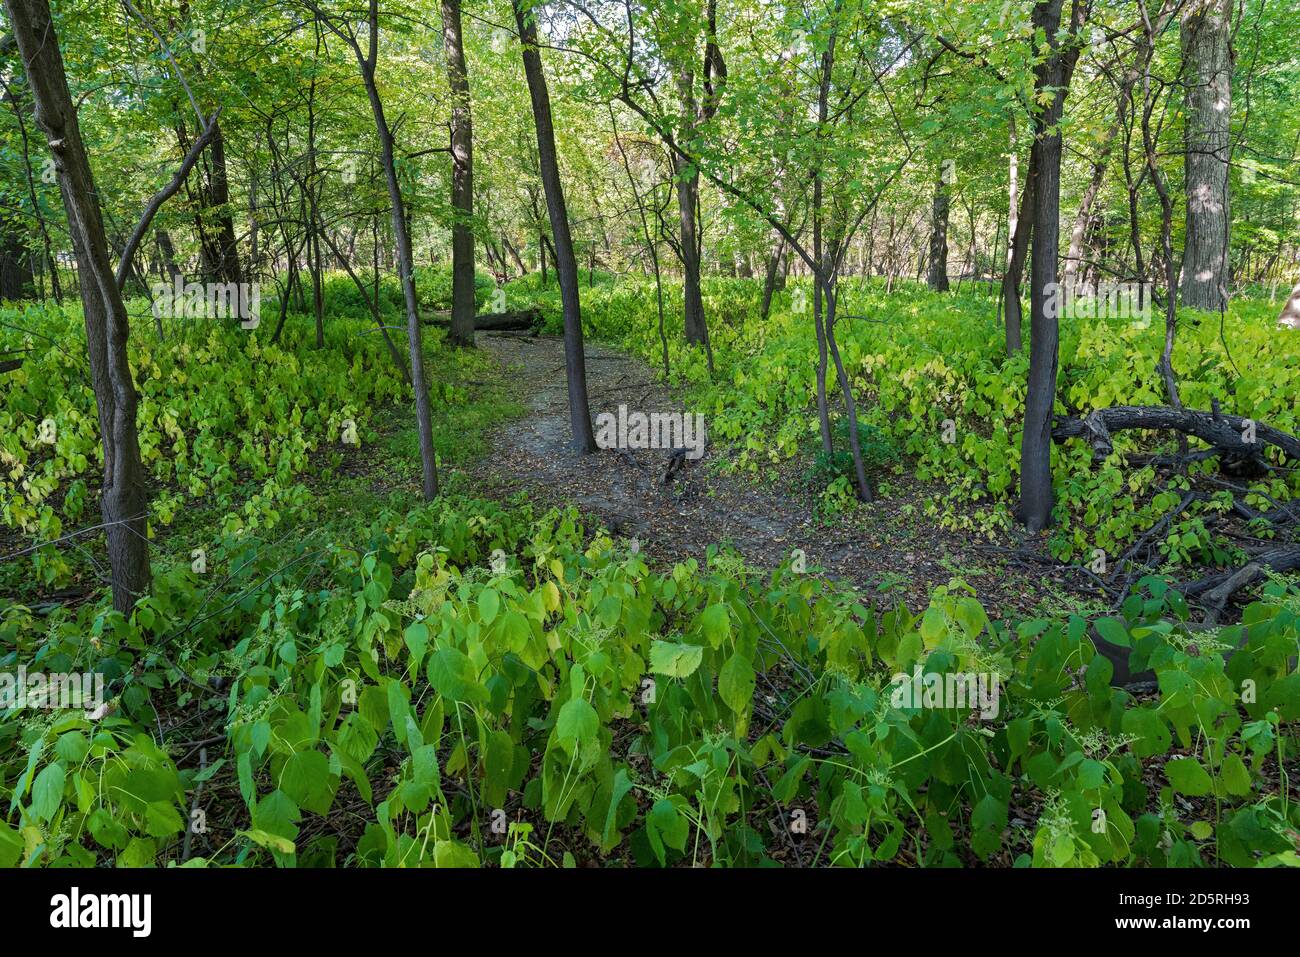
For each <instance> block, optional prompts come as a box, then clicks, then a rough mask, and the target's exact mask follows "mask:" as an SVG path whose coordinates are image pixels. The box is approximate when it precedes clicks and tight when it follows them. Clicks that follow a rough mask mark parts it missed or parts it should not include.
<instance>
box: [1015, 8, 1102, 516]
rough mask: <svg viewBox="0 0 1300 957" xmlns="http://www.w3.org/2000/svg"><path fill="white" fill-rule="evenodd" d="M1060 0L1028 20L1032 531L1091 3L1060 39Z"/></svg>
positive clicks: (1042, 469) (1023, 465)
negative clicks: (1069, 104)
mask: <svg viewBox="0 0 1300 957" xmlns="http://www.w3.org/2000/svg"><path fill="white" fill-rule="evenodd" d="M1063 3H1064V0H1039V2H1038V3H1036V4H1035V5H1034V19H1033V22H1034V28H1035V35H1037V33H1038V31H1039V30H1041V31H1042V34H1043V36H1044V37H1045V38H1046V47H1045V48H1038V49H1036V50H1035V53H1036V55H1037V56H1038V57H1039V58H1040V59H1039V62H1038V65H1037V67H1035V69H1034V92H1035V102H1038V103H1042V102H1043V101H1044V100H1046V102H1047V106H1046V107H1044V108H1043V109H1041V110H1040V111H1039V112H1037V113H1036V114H1035V116H1034V144H1033V147H1032V149H1031V154H1030V161H1029V166H1030V174H1029V175H1030V180H1031V188H1032V190H1033V236H1034V248H1033V253H1032V258H1031V260H1030V286H1031V289H1030V315H1029V337H1030V339H1029V390H1028V394H1027V396H1026V398H1025V423H1024V432H1023V433H1022V435H1021V442H1020V518H1021V521H1023V522H1024V523H1025V527H1026V528H1028V529H1029V531H1031V532H1036V531H1040V530H1042V529H1044V528H1046V527H1047V526H1048V525H1049V524H1050V523H1051V520H1052V407H1053V406H1054V405H1055V404H1056V373H1057V365H1058V361H1059V356H1058V345H1059V340H1060V329H1059V317H1058V316H1057V313H1056V310H1055V309H1054V308H1049V304H1048V303H1049V299H1050V297H1051V296H1052V294H1053V290H1054V289H1056V287H1057V276H1058V273H1057V265H1058V262H1057V261H1058V259H1059V257H1060V249H1059V248H1058V242H1059V231H1060V223H1061V130H1060V122H1061V116H1062V114H1063V112H1064V109H1065V96H1066V93H1067V92H1068V90H1069V84H1070V77H1071V74H1072V73H1073V72H1074V64H1075V63H1076V62H1077V60H1078V56H1079V49H1078V46H1077V45H1076V38H1077V36H1078V34H1079V31H1080V29H1082V27H1083V24H1084V22H1085V20H1086V19H1087V11H1088V7H1089V5H1090V4H1089V0H1074V4H1073V10H1072V13H1071V17H1070V20H1071V25H1070V30H1069V31H1068V34H1067V35H1065V36H1060V35H1059V31H1060V27H1061V7H1062V6H1063ZM1036 46H1037V44H1036ZM1021 223H1022V225H1023V223H1024V220H1023V219H1022V220H1021Z"/></svg>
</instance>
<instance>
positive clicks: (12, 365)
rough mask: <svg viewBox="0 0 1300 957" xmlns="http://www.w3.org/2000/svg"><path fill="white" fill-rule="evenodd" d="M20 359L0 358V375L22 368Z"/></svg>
mask: <svg viewBox="0 0 1300 957" xmlns="http://www.w3.org/2000/svg"><path fill="white" fill-rule="evenodd" d="M22 364H23V360H22V359H0V375H4V374H5V373H6V372H13V371H14V370H15V369H20V368H22Z"/></svg>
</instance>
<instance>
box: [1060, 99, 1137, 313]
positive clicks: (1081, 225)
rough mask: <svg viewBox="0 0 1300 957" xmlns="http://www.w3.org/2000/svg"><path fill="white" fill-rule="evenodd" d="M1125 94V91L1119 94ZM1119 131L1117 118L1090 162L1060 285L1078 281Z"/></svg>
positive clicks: (1070, 285)
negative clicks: (1085, 240) (1087, 239)
mask: <svg viewBox="0 0 1300 957" xmlns="http://www.w3.org/2000/svg"><path fill="white" fill-rule="evenodd" d="M1121 95H1123V96H1127V92H1125V93H1124V94H1121ZM1118 132H1119V120H1118V118H1117V119H1116V121H1115V122H1114V123H1113V124H1112V125H1111V126H1110V128H1109V129H1107V131H1106V135H1105V137H1104V138H1103V139H1102V141H1101V147H1100V150H1099V151H1098V153H1097V159H1096V160H1095V161H1094V162H1093V164H1092V176H1091V177H1090V178H1089V180H1088V185H1087V187H1086V188H1085V189H1084V191H1083V198H1082V199H1080V200H1079V213H1078V215H1077V216H1075V217H1074V228H1073V229H1071V230H1070V246H1069V249H1068V250H1067V251H1066V254H1065V275H1064V281H1063V282H1062V285H1063V286H1065V288H1067V289H1073V288H1074V286H1075V284H1076V283H1077V282H1078V277H1079V263H1080V261H1081V260H1082V259H1083V241H1084V238H1085V237H1086V235H1087V232H1088V223H1089V221H1090V220H1091V218H1092V207H1093V204H1094V203H1095V202H1096V201H1097V194H1098V193H1099V192H1101V184H1102V183H1103V182H1104V181H1105V179H1106V167H1107V166H1108V165H1109V163H1110V152H1111V148H1112V147H1113V146H1114V145H1115V135H1116V134H1117V133H1118Z"/></svg>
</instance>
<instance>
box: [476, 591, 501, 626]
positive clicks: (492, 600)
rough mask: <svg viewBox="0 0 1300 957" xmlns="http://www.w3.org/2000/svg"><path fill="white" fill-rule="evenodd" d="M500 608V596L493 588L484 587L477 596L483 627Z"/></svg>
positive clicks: (488, 623)
mask: <svg viewBox="0 0 1300 957" xmlns="http://www.w3.org/2000/svg"><path fill="white" fill-rule="evenodd" d="M500 608H501V596H500V595H498V594H497V593H496V590H495V589H493V588H484V589H483V591H482V593H481V594H480V595H479V596H478V613H479V617H480V618H481V619H482V621H483V625H484V627H486V626H488V625H490V624H492V622H493V620H494V619H495V618H496V616H497V611H498V610H499V609H500Z"/></svg>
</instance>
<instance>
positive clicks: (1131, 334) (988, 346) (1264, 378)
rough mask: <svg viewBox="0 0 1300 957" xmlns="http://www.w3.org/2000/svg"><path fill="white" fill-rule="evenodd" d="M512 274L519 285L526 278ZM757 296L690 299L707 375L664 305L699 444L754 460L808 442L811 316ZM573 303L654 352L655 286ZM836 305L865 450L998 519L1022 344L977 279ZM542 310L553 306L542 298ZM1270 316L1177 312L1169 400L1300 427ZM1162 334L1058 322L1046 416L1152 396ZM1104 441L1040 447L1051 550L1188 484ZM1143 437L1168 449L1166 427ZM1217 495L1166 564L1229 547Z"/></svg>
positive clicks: (1120, 325)
mask: <svg viewBox="0 0 1300 957" xmlns="http://www.w3.org/2000/svg"><path fill="white" fill-rule="evenodd" d="M520 285H523V284H520ZM525 288H527V289H528V290H529V292H530V293H533V294H535V290H534V288H533V286H532V284H528V285H526V287H525ZM794 288H795V289H798V286H795V287H794ZM760 295H761V289H760V283H758V282H757V281H750V280H724V279H714V280H712V281H710V282H708V283H706V288H705V303H706V308H707V309H708V310H709V312H710V314H711V315H715V316H717V317H718V319H719V321H717V322H716V323H715V324H714V327H713V331H712V337H713V349H714V354H715V362H716V366H717V374H716V375H715V376H714V377H713V378H712V379H710V377H709V375H708V370H707V368H706V366H705V363H704V357H703V356H702V355H701V354H700V351H699V350H696V349H690V348H689V347H686V346H685V345H679V343H680V340H681V332H680V318H678V319H677V326H676V327H675V328H670V331H669V339H670V343H671V344H672V352H671V355H672V359H671V362H672V370H673V377H674V378H677V379H684V380H686V381H687V382H688V383H689V384H690V386H691V387H692V393H691V394H692V400H693V407H694V408H695V409H696V410H699V411H702V412H703V413H704V414H705V422H706V425H707V428H708V431H709V435H710V438H711V440H712V441H714V442H716V443H719V444H729V445H731V446H732V447H733V448H734V449H735V450H736V452H737V455H736V458H735V464H736V466H737V467H738V468H741V469H745V470H750V471H752V472H754V473H760V472H762V470H764V469H765V468H767V467H768V466H770V465H772V464H775V463H779V462H782V461H785V460H787V459H790V458H792V457H794V456H796V455H800V454H808V455H810V456H811V455H813V454H814V452H813V450H815V449H818V448H820V437H819V432H818V425H817V413H816V379H815V373H816V366H817V346H816V339H815V338H814V336H813V330H812V317H811V313H810V312H805V313H798V312H794V311H791V302H792V296H794V295H796V293H795V292H793V291H791V292H787V293H783V294H781V295H778V297H777V303H776V309H775V311H774V314H773V316H772V317H771V318H770V319H769V320H768V321H767V322H760V321H759V319H758V315H757V312H758V301H759V298H760ZM809 298H810V297H809ZM583 303H584V310H585V312H584V314H585V315H586V317H587V320H588V322H589V323H590V326H591V328H592V330H593V331H594V333H595V334H597V335H598V336H602V337H605V338H609V339H613V340H615V341H618V342H620V343H622V344H624V345H625V346H627V347H628V348H630V349H633V350H635V351H636V352H637V353H639V354H640V355H641V356H643V357H644V358H645V360H646V361H647V362H649V363H652V364H658V363H659V362H660V348H661V347H660V343H659V339H658V334H657V332H656V329H655V328H654V326H653V324H651V323H649V322H647V321H646V316H647V315H650V314H652V313H653V311H654V287H653V284H651V283H646V282H644V281H641V280H637V279H631V278H628V279H623V280H620V281H619V282H618V283H614V282H612V281H605V282H600V283H597V284H596V285H595V287H594V288H592V289H590V290H588V289H585V288H584V289H583ZM841 309H842V311H843V313H844V314H845V315H846V316H861V317H864V318H861V319H849V318H845V319H842V320H841V321H840V323H839V324H838V326H839V328H838V335H839V338H840V342H841V351H842V352H843V355H844V362H845V365H846V368H847V369H848V371H849V372H850V373H851V374H852V375H853V377H854V388H855V390H856V392H857V395H858V398H859V413H858V414H859V422H860V424H861V427H862V428H863V430H864V432H863V434H864V436H865V437H867V439H868V441H866V442H865V443H864V454H866V455H868V456H869V459H868V461H869V464H876V465H877V466H879V465H883V464H885V463H887V462H888V461H889V460H890V455H889V453H890V452H891V451H892V450H894V449H897V450H898V451H899V452H901V454H902V455H903V456H904V457H905V458H906V459H907V460H909V461H910V463H911V464H912V466H913V468H914V470H915V474H916V477H917V478H918V479H919V480H921V481H922V482H927V481H932V482H933V483H934V485H935V486H936V487H937V488H938V489H940V490H941V491H940V492H939V493H938V494H937V495H936V496H935V498H934V499H933V501H932V502H931V504H930V505H929V506H928V509H927V513H928V514H929V515H931V516H933V517H935V518H938V519H940V520H942V521H943V523H944V524H946V525H948V526H950V527H956V528H965V529H970V530H974V531H978V532H992V531H993V530H995V529H999V528H1005V527H1008V526H1009V525H1010V524H1011V517H1010V509H1011V507H1013V506H1014V504H1015V500H1016V494H1017V485H1018V481H1019V463H1020V428H1021V421H1022V419H1023V416H1024V399H1025V376H1026V371H1027V363H1028V358H1027V355H1026V354H1025V353H1023V352H1022V353H1020V354H1017V355H1016V356H1014V357H1012V358H1010V359H1008V358H1007V357H1006V354H1005V349H1004V346H1003V332H1002V330H1001V328H1000V327H999V326H998V324H997V322H996V320H995V308H994V304H993V302H992V301H990V299H989V298H988V297H987V295H986V294H984V293H983V292H978V293H962V294H960V295H948V296H943V297H937V296H934V295H933V294H931V293H928V292H926V291H924V290H922V289H920V288H918V287H915V286H912V285H908V284H902V283H900V284H896V285H895V287H894V288H893V289H892V290H891V291H890V292H889V293H888V294H886V292H885V290H884V288H883V286H882V283H881V282H880V281H878V280H874V281H871V282H869V283H858V282H852V283H846V285H845V288H844V289H843V290H842V292H841ZM553 311H554V314H555V315H557V316H558V308H554V310H553ZM1275 320H1276V308H1275V306H1273V305H1271V304H1269V303H1267V302H1251V301H1241V300H1234V302H1233V304H1232V306H1231V308H1230V310H1229V314H1228V317H1227V319H1226V329H1227V333H1226V335H1221V334H1220V329H1219V324H1218V322H1217V317H1211V316H1207V315H1200V314H1195V313H1187V314H1185V315H1184V316H1183V318H1182V320H1181V324H1180V327H1179V335H1178V347H1177V348H1176V349H1175V352H1174V363H1175V366H1176V367H1177V368H1178V369H1179V370H1180V383H1181V384H1180V388H1181V390H1182V397H1183V402H1184V404H1185V405H1187V406H1188V407H1190V408H1202V409H1208V408H1209V407H1210V403H1211V400H1212V399H1213V398H1214V397H1216V396H1224V395H1233V396H1234V399H1233V404H1232V406H1231V407H1229V406H1227V405H1225V406H1224V410H1225V411H1229V412H1234V413H1237V414H1239V415H1243V416H1247V417H1251V418H1254V419H1256V420H1257V421H1260V422H1267V423H1268V424H1270V425H1272V426H1275V427H1276V428H1279V429H1282V430H1283V431H1286V432H1290V433H1292V434H1295V433H1296V432H1300V409H1297V407H1296V405H1295V403H1294V402H1293V401H1291V395H1292V393H1293V391H1294V382H1293V380H1294V377H1295V370H1294V363H1293V361H1292V359H1291V357H1290V355H1289V354H1288V353H1287V352H1286V351H1284V350H1280V349H1279V348H1278V338H1277V337H1278V331H1277V329H1276V328H1275ZM1225 341H1226V343H1227V346H1228V349H1229V351H1230V354H1231V360H1232V361H1231V362H1230V361H1229V356H1228V352H1225V347H1224V343H1225ZM1162 345H1163V327H1162V326H1161V324H1160V322H1159V321H1158V319H1155V318H1150V317H1149V318H1148V319H1147V320H1145V321H1143V320H1141V319H1069V318H1067V319H1063V320H1062V323H1061V372H1060V389H1059V395H1060V400H1059V401H1058V403H1057V411H1058V413H1060V414H1065V412H1066V411H1067V409H1068V408H1074V409H1080V410H1083V411H1088V410H1091V409H1094V408H1104V407H1106V406H1110V405H1163V404H1164V397H1163V394H1162V392H1161V385H1160V382H1159V378H1158V377H1157V376H1155V375H1154V374H1153V373H1152V370H1153V369H1154V368H1155V365H1156V362H1157V361H1158V359H1159V357H1160V350H1161V347H1162ZM1233 362H1235V364H1236V367H1237V368H1239V369H1241V371H1242V375H1241V377H1240V378H1237V377H1236V374H1235V372H1234V371H1233V365H1232V363H1233ZM829 401H830V405H831V408H832V410H833V411H834V410H837V409H842V402H841V400H840V399H839V397H838V395H837V394H836V393H835V392H834V388H833V379H832V392H831V395H830V398H829ZM945 421H948V422H951V423H952V431H951V438H952V441H951V442H949V441H945V427H944V423H945ZM838 428H839V432H838V435H837V440H836V447H837V450H839V452H840V453H842V452H844V450H846V449H847V425H846V424H840V425H839V426H838ZM1114 438H1115V453H1114V455H1113V457H1112V458H1111V459H1110V460H1108V461H1107V462H1106V463H1105V464H1104V465H1102V466H1100V467H1094V466H1093V465H1092V462H1091V448H1090V447H1089V446H1088V444H1087V443H1086V442H1078V441H1076V442H1070V443H1067V444H1064V445H1057V446H1056V447H1055V450H1054V455H1053V457H1054V466H1053V475H1054V476H1055V485H1056V496H1057V510H1056V518H1057V520H1058V523H1059V524H1058V527H1057V528H1056V530H1055V533H1054V537H1053V539H1052V550H1053V553H1054V554H1055V555H1056V556H1057V557H1058V558H1061V559H1065V558H1069V557H1077V556H1079V555H1086V554H1088V553H1090V552H1091V550H1092V549H1094V548H1101V549H1104V550H1105V551H1106V552H1107V553H1108V554H1118V553H1121V552H1122V551H1123V550H1124V546H1126V545H1127V544H1128V543H1130V542H1131V541H1133V540H1134V539H1135V538H1136V537H1137V536H1139V535H1141V534H1142V533H1143V532H1145V531H1146V530H1148V529H1150V528H1151V527H1152V526H1153V525H1155V524H1156V523H1157V522H1159V521H1160V520H1161V519H1162V518H1163V517H1164V516H1166V515H1168V514H1169V513H1170V512H1172V511H1173V510H1174V509H1175V508H1176V507H1177V506H1178V504H1179V502H1180V500H1181V499H1182V497H1183V492H1184V491H1185V490H1186V489H1187V488H1190V486H1189V485H1187V483H1186V481H1182V482H1181V483H1180V485H1175V486H1174V487H1172V488H1163V487H1161V485H1160V483H1159V482H1158V481H1157V476H1156V472H1155V470H1154V469H1153V468H1152V467H1150V466H1146V467H1140V468H1128V467H1123V466H1122V462H1123V459H1124V456H1126V455H1128V454H1131V453H1132V452H1134V451H1136V450H1139V449H1142V450H1146V449H1150V448H1151V447H1152V439H1151V437H1150V436H1144V435H1142V434H1140V433H1118V434H1116V436H1115V437H1114ZM1158 441H1165V442H1167V443H1168V446H1169V447H1170V448H1175V447H1176V445H1175V443H1174V442H1173V440H1172V439H1169V438H1167V437H1166V438H1164V439H1159V440H1158ZM871 457H874V458H875V459H876V462H875V463H871V462H870V458H871ZM1214 468H1216V465H1215V463H1213V462H1209V463H1201V464H1200V465H1198V466H1193V471H1192V474H1193V475H1195V474H1197V470H1201V471H1210V470H1213V469H1214ZM834 480H835V478H834V477H828V478H827V482H833V481H834ZM1254 489H1255V492H1254V494H1252V495H1251V496H1250V497H1249V504H1250V505H1251V506H1252V507H1254V508H1257V509H1258V510H1260V511H1263V512H1267V511H1268V510H1269V509H1270V508H1274V507H1276V504H1275V503H1280V504H1285V503H1286V502H1288V501H1291V500H1292V499H1293V498H1294V497H1295V496H1296V494H1297V493H1298V492H1300V484H1297V480H1296V479H1288V478H1286V477H1285V473H1282V474H1279V475H1277V476H1275V477H1270V478H1269V479H1268V480H1266V481H1264V482H1261V483H1258V484H1257V485H1255V486H1254ZM1270 499H1271V500H1270ZM1230 506H1231V500H1230V499H1228V498H1222V499H1221V500H1217V501H1199V502H1195V503H1193V505H1192V506H1191V507H1190V508H1189V509H1187V510H1186V511H1185V512H1184V513H1183V515H1182V517H1181V518H1180V520H1179V521H1176V522H1174V523H1173V525H1172V527H1171V528H1170V530H1169V531H1168V533H1167V534H1166V535H1165V536H1162V544H1161V550H1162V552H1163V553H1164V554H1165V555H1166V556H1167V557H1168V558H1169V560H1170V562H1171V563H1176V564H1187V563H1193V562H1197V563H1200V562H1208V563H1217V564H1223V563H1227V562H1229V561H1230V560H1232V559H1233V558H1234V557H1235V553H1234V551H1233V549H1232V547H1231V546H1230V545H1228V544H1226V543H1224V542H1221V541H1218V540H1216V539H1214V538H1213V537H1212V536H1211V535H1210V533H1209V532H1208V531H1207V529H1206V527H1205V524H1204V521H1203V518H1204V516H1208V515H1212V514H1214V513H1215V512H1218V511H1222V510H1224V509H1226V508H1228V507H1230Z"/></svg>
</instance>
